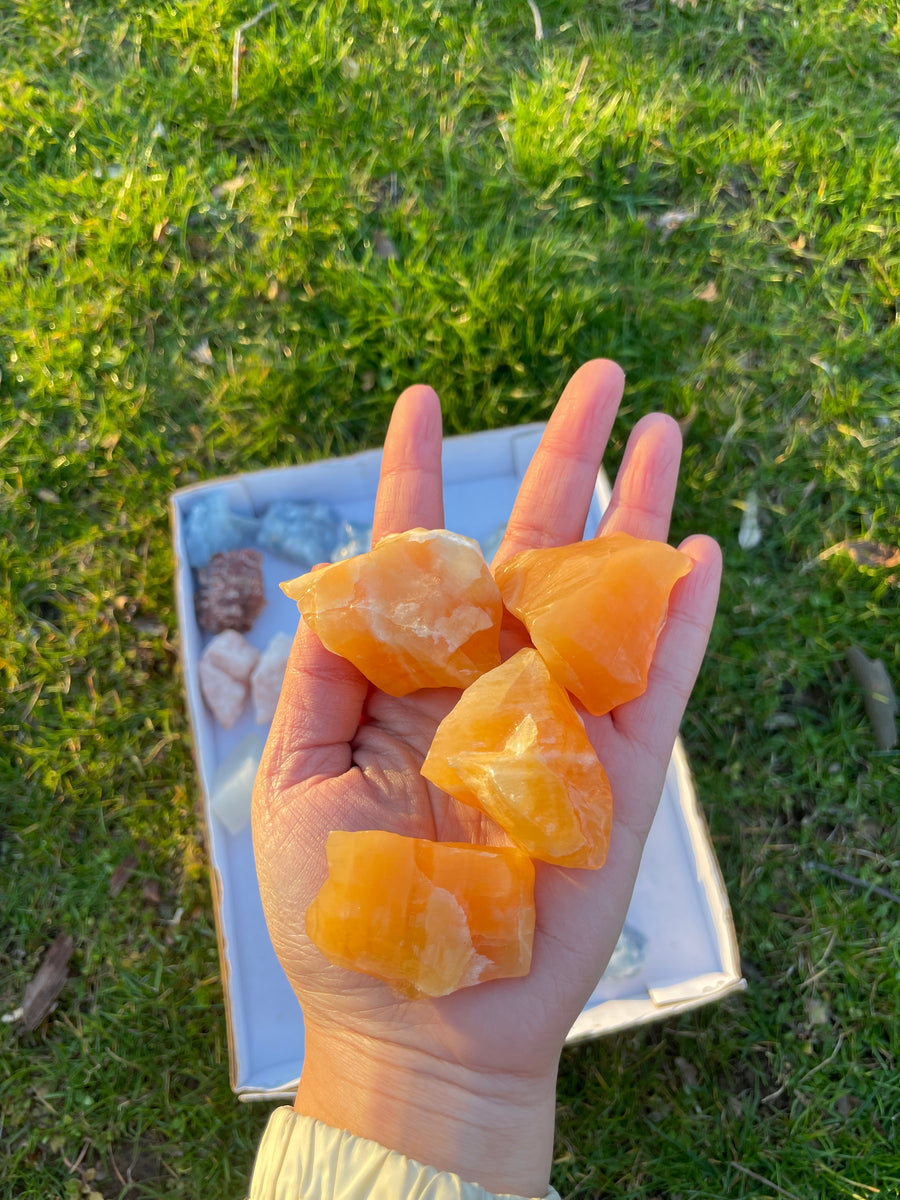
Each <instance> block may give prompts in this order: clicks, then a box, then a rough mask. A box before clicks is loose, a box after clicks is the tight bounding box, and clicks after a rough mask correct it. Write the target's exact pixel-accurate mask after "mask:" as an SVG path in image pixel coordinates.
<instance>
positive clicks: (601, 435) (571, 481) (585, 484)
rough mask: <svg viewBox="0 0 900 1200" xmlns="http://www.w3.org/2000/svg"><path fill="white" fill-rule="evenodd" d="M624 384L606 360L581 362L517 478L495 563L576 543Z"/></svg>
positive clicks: (614, 368)
mask: <svg viewBox="0 0 900 1200" xmlns="http://www.w3.org/2000/svg"><path fill="white" fill-rule="evenodd" d="M624 386H625V375H624V374H623V372H622V369H621V367H619V366H617V365H616V363H614V362H609V361H608V360H606V359H595V360H594V361H593V362H589V363H585V365H584V366H583V367H580V368H579V369H578V370H577V371H576V372H575V374H574V375H573V376H572V378H571V379H570V380H569V382H568V384H567V385H566V389H565V391H564V392H563V394H562V396H561V398H560V401H559V403H558V404H557V406H556V408H555V409H554V411H553V415H552V416H551V418H550V420H549V421H548V422H547V428H546V430H545V431H544V435H543V437H542V438H541V444H540V446H538V449H537V451H536V453H535V456H534V458H533V460H532V462H531V465H530V466H529V468H528V470H527V471H526V473H525V478H524V479H523V480H522V486H521V487H520V488H519V494H518V496H517V498H516V503H515V505H514V507H513V511H512V515H511V516H510V519H509V524H508V525H507V529H506V536H505V537H504V539H503V543H502V545H501V546H500V549H499V550H498V551H497V555H496V558H495V562H498V563H499V562H502V561H503V560H504V559H506V558H509V557H511V555H513V554H518V552H519V551H520V550H530V549H539V548H541V547H543V546H564V545H567V544H568V543H570V542H577V541H580V540H581V536H582V534H583V533H584V523H585V521H586V520H587V514H588V509H589V508H590V504H591V498H592V496H593V494H594V486H595V484H596V482H597V472H598V471H599V469H600V463H601V461H602V458H603V451H604V449H605V448H606V442H607V439H608V438H609V432H610V430H611V429H612V426H613V422H614V421H615V418H616V412H617V411H618V408H619V403H620V401H621V399H622V391H623V389H624Z"/></svg>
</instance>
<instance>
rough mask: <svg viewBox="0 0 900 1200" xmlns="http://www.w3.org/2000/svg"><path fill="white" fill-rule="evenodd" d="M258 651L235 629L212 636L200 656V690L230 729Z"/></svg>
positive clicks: (247, 689) (240, 708)
mask: <svg viewBox="0 0 900 1200" xmlns="http://www.w3.org/2000/svg"><path fill="white" fill-rule="evenodd" d="M258 661H259V651H258V650H257V649H256V647H255V646H251V645H250V643H249V642H248V641H247V639H246V638H245V637H243V636H242V635H241V634H240V633H238V632H237V631H236V630H234V629H226V630H225V631H224V632H223V633H220V634H219V635H218V636H217V637H214V638H213V639H212V641H211V642H210V643H209V645H208V646H207V647H206V649H205V650H204V651H203V654H202V655H201V657H200V666H199V677H200V690H201V692H202V693H203V698H204V700H205V701H206V703H207V704H208V705H209V709H210V711H211V712H212V714H213V716H214V717H215V718H216V720H217V721H218V722H219V724H220V725H221V726H222V727H223V728H225V729H230V728H231V727H232V725H234V723H235V721H237V719H238V718H239V717H240V715H241V713H242V712H243V709H244V705H245V704H246V703H247V696H248V694H249V692H250V675H251V673H252V671H253V668H254V667H255V666H256V664H257V662H258Z"/></svg>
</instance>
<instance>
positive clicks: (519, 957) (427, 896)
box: [306, 830, 534, 998]
mask: <svg viewBox="0 0 900 1200" xmlns="http://www.w3.org/2000/svg"><path fill="white" fill-rule="evenodd" d="M326 855H327V858H328V878H327V879H326V881H325V883H324V884H323V885H322V888H321V889H320V891H319V894H318V895H317V896H316V898H315V900H314V901H313V903H312V904H311V905H310V907H309V909H308V910H307V914H306V931H307V933H308V934H309V936H310V938H311V939H312V941H313V942H314V943H315V945H316V946H318V948H319V949H320V950H321V951H322V953H323V954H324V955H325V957H326V958H327V959H328V960H329V962H332V963H334V964H336V965H337V966H341V967H349V968H350V970H352V971H362V972H364V973H365V974H368V975H374V976H376V977H377V978H378V979H381V980H383V981H384V982H385V983H388V984H390V985H391V987H392V988H393V989H394V990H395V991H397V992H399V993H400V994H401V995H405V996H408V997H410V998H415V997H420V996H446V995H448V994H449V993H450V992H454V991H456V990H457V988H462V987H469V986H470V985H471V984H474V983H482V982H484V981H485V980H488V979H506V978H512V977H517V976H521V975H527V974H528V971H529V969H530V966H531V944H532V938H533V935H534V866H533V864H532V862H531V861H530V859H529V858H528V857H527V855H525V854H522V853H521V851H519V850H516V849H513V848H508V847H494V846H468V845H462V844H460V843H456V842H430V841H426V840H425V839H423V838H408V837H401V836H400V835H399V834H396V833H384V832H383V831H381V830H366V831H364V832H360V833H346V832H341V831H339V832H335V833H331V834H329V835H328V842H327V844H326Z"/></svg>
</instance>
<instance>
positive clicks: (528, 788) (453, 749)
mask: <svg viewBox="0 0 900 1200" xmlns="http://www.w3.org/2000/svg"><path fill="white" fill-rule="evenodd" d="M422 774H423V775H424V776H425V778H426V779H430V780H431V782H432V783H434V784H437V786H438V787H440V788H442V789H443V790H444V791H445V792H449V793H450V795H452V796H455V797H456V798H457V799H458V800H461V801H462V802H463V803H465V804H471V805H474V806H475V807H476V808H480V809H482V810H483V811H484V812H486V813H487V814H488V815H489V816H490V817H492V818H493V819H494V820H495V821H496V822H497V824H498V825H500V826H501V827H502V828H503V829H505V830H506V832H507V833H508V834H509V836H510V837H511V838H512V840H513V841H514V842H515V843H516V845H518V846H521V848H522V849H523V850H525V851H527V853H528V854H530V855H532V856H533V857H534V858H540V859H543V860H544V861H545V862H550V863H556V864H557V865H559V866H565V867H600V866H602V865H603V862H604V860H605V858H606V851H607V847H608V845H609V834H610V828H611V825H612V793H611V791H610V787H609V780H608V779H607V777H606V772H605V771H604V770H603V767H602V766H601V765H600V762H599V761H598V759H597V755H596V754H595V752H594V748H593V746H592V745H591V743H590V741H589V740H588V736H587V734H586V733H585V730H584V725H583V724H582V721H581V718H580V717H579V715H578V713H577V712H576V711H575V708H574V706H573V704H572V701H571V700H570V699H569V696H568V694H567V693H566V690H565V688H563V687H562V686H561V685H560V684H558V683H556V682H555V680H554V679H553V678H552V677H551V675H550V672H549V671H548V670H547V667H546V665H545V664H544V662H543V661H542V659H541V656H540V655H539V654H538V653H537V651H536V650H532V649H525V650H520V651H519V653H518V654H514V655H513V657H512V658H510V659H509V660H508V661H507V662H505V663H504V664H503V666H502V667H497V669H496V670H494V671H491V672H490V673H489V674H487V675H482V677H481V678H480V679H479V680H477V682H475V683H473V684H472V686H471V687H470V688H469V689H468V690H467V691H465V692H464V693H463V695H462V697H461V698H460V700H459V702H458V703H457V704H456V706H455V707H454V709H453V710H452V711H451V712H450V714H449V715H448V716H447V717H445V718H444V720H443V721H442V722H441V724H440V725H439V726H438V729H437V733H436V734H435V737H434V741H433V742H432V744H431V749H430V750H429V751H428V755H427V757H426V759H425V762H424V764H423V766H422Z"/></svg>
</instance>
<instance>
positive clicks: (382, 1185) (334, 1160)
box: [250, 1108, 559, 1200]
mask: <svg viewBox="0 0 900 1200" xmlns="http://www.w3.org/2000/svg"><path fill="white" fill-rule="evenodd" d="M250 1200H522V1198H521V1197H514V1196H509V1195H505V1196H502V1197H498V1196H497V1195H496V1193H494V1192H486V1191H485V1190H484V1188H483V1187H479V1186H478V1184H477V1183H466V1182H465V1180H463V1179H460V1178H459V1176H458V1175H451V1174H449V1173H448V1172H447V1171H436V1170H435V1169H434V1167H425V1166H423V1165H422V1164H421V1163H417V1162H413V1160H412V1159H411V1158H405V1157H404V1156H403V1155H402V1154H398V1153H397V1152H396V1151H394V1150H387V1149H385V1147H384V1146H379V1145H378V1143H377V1142H369V1141H366V1140H365V1138H358V1137H354V1136H353V1135H352V1134H350V1133H345V1132H344V1131H343V1130H341V1129H332V1128H331V1126H329V1125H323V1124H322V1123H321V1121H315V1120H313V1118H312V1117H304V1116H301V1115H300V1114H299V1113H296V1112H294V1110H293V1109H292V1108H278V1109H276V1110H275V1112H273V1113H272V1116H271V1118H270V1119H269V1124H268V1125H267V1126H266V1131H265V1133H264V1134H263V1139H262V1142H261V1143H260V1147H259V1153H258V1154H257V1156H256V1164H255V1166H254V1168H253V1178H252V1179H251V1181H250ZM531 1200H538V1198H536V1197H532V1198H531ZM540 1200H559V1195H558V1193H557V1192H555V1191H554V1190H553V1188H551V1189H550V1191H549V1192H548V1193H547V1195H546V1197H541V1198H540Z"/></svg>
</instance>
